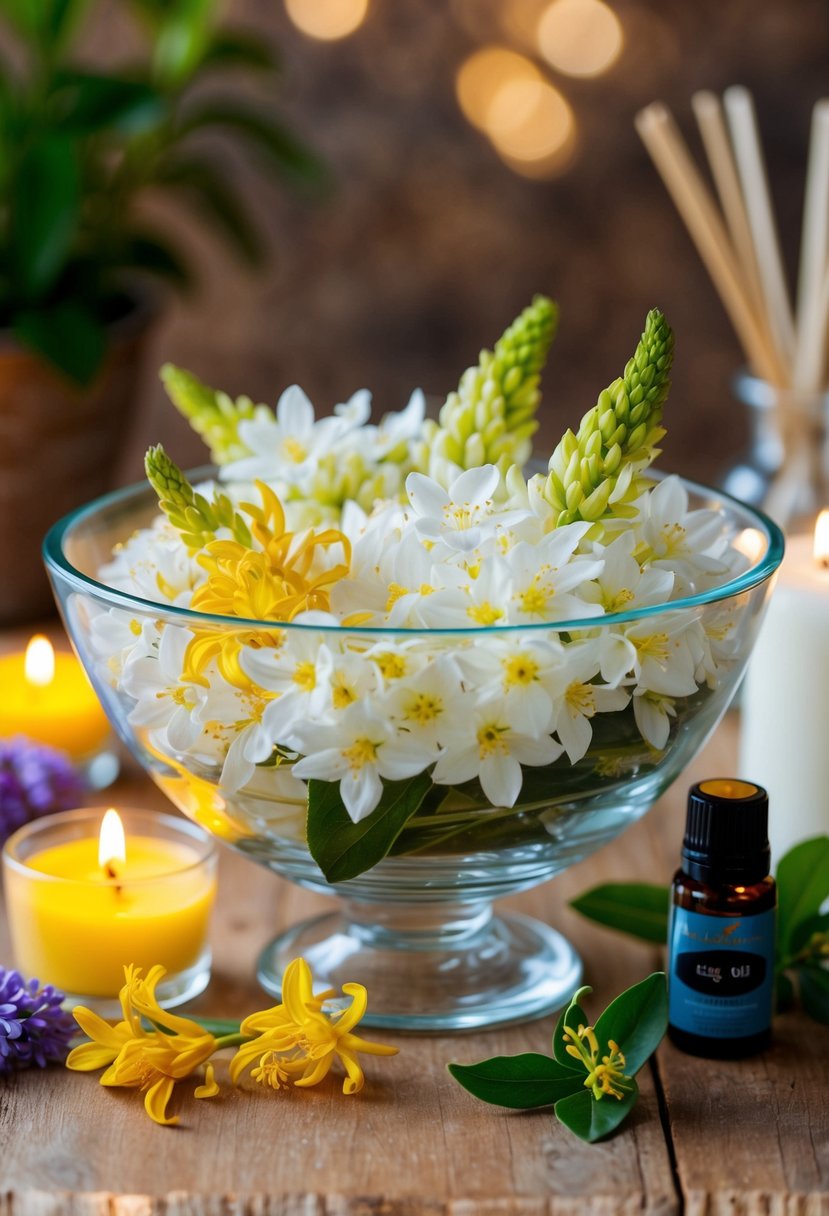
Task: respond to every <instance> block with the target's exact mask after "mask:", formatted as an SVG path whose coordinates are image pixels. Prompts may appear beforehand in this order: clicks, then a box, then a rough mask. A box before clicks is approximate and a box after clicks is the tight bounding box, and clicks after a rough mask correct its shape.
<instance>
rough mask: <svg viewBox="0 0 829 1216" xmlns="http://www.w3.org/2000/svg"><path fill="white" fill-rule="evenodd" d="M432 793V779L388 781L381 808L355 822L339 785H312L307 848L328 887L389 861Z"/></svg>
mask: <svg viewBox="0 0 829 1216" xmlns="http://www.w3.org/2000/svg"><path fill="white" fill-rule="evenodd" d="M431 788H432V779H431V777H430V776H429V775H428V773H418V775H417V776H416V777H410V778H408V779H407V780H405V781H384V782H383V796H382V797H381V799H380V801H379V802H378V804H377V806H376V807H375V808H374V810H373V811H372V812H371V814H370V815H367V816H366V818H365V819H361V820H360V822H359V823H354V822H352V820H351V818H350V816H349V814H348V811H347V810H346V809H345V806H344V805H343V801H342V798H341V797H340V787H339V785H338V783H337V782H336V781H316V780H312V781H309V783H308V848H309V850H310V853H311V856H312V857H313V859H314V861H315V862H316V863H317V865H318V866H319V868H320V869H321V870H322V872H323V874H324V875H325V877H326V879H327V880H328V882H345V881H346V879H348V878H356V876H357V875H358V874H362V873H363V872H364V871H365V870H370V869H371V867H372V866H374V865H376V864H377V862H378V861H382V859H383V858H384V857H385V856H386V855H387V853H388V852H389V850H390V849H391V847H392V845H393V844H394V842H395V840H396V839H397V837H398V836H399V835H400V833H401V832H402V831H403V828H404V827H405V826H406V824H407V822H408V821H409V819H411V817H412V815H414V813H415V811H416V810H417V809H418V808H419V807H420V805H421V803H422V802H423V799H424V798H425V797H426V795H427V794H428V793H429V791H430V789H431Z"/></svg>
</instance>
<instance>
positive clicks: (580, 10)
mask: <svg viewBox="0 0 829 1216" xmlns="http://www.w3.org/2000/svg"><path fill="white" fill-rule="evenodd" d="M537 39H538V49H539V51H540V52H541V54H542V55H543V56H544V58H545V59H546V60H547V61H548V63H550V64H552V66H553V67H554V68H556V69H557V70H558V71H559V72H564V73H565V74H566V75H567V76H598V75H600V74H601V73H602V72H606V71H607V69H608V68H609V67H611V66H612V65H613V64H614V63H615V62H616V60H617V59H618V57H619V55H620V53H621V50H622V47H623V45H624V34H623V32H622V26H621V23H620V21H619V18H618V17H617V16H616V14H615V13H614V12H613V10H612V9H611V8H609V7H608V6H607V5H606V4H604V3H603V0H553V3H552V4H550V5H549V7H548V8H547V9H545V11H544V13H543V14H542V16H541V20H540V21H539V23H538V31H537Z"/></svg>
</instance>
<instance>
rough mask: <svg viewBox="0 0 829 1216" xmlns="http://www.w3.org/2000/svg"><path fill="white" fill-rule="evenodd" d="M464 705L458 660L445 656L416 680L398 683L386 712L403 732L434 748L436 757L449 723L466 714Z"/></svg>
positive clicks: (414, 677)
mask: <svg viewBox="0 0 829 1216" xmlns="http://www.w3.org/2000/svg"><path fill="white" fill-rule="evenodd" d="M463 702H464V691H463V686H462V684H461V677H460V671H459V669H458V666H457V664H456V663H455V661H454V659H452V658H450V657H449V656H447V655H441V656H439V657H438V658H437V659H435V661H434V662H432V663H429V664H428V665H427V666H426V667H424V668H423V669H422V670H421V671H419V672H417V674H416V675H414V676H413V677H410V678H408V677H404V678H402V679H400V680H396V681H395V682H394V684H393V685H391V686H390V689H389V693H388V695H387V697H386V698H385V699H384V701H383V709H384V711H387V712H388V713H389V715H390V716H391V717H392V718H393V719H394V721H395V722H396V723H397V725H398V727H399V728H400V729H401V731H409V732H411V733H412V734H413V735H417V736H418V738H419V739H420V740H421V741H422V742H423V743H424V744H426V745H433V746H434V748H435V753H434V754H435V756H436V755H437V744H438V741H439V739H440V737H441V732H442V730H443V728H444V727H445V726H446V723H447V722H451V720H452V718H453V717H454V716H455V715H456V714H463V713H465V712H466V709H465V706H464V703H463ZM402 737H403V736H402V734H401V738H402ZM433 758H434V757H433Z"/></svg>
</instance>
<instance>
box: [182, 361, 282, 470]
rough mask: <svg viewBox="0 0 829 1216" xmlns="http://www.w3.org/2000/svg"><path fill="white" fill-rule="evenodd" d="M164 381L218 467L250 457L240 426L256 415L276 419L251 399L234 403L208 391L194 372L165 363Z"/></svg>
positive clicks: (221, 394) (223, 395)
mask: <svg viewBox="0 0 829 1216" xmlns="http://www.w3.org/2000/svg"><path fill="white" fill-rule="evenodd" d="M161 379H162V381H163V383H164V387H165V388H166V390H167V395H168V396H169V398H170V400H171V401H172V403H173V405H174V406H175V407H176V409H177V410H178V411H179V413H180V414H183V415H184V417H185V418H186V419H187V421H188V422H189V423H190V425H191V426H192V428H193V430H194V431H195V432H196V434H197V435H201V437H202V439H203V440H204V441H205V443H206V444H207V446H208V447H209V448H210V457H211V459H212V460H214V461H215V462H216V464H228V463H229V462H230V461H231V460H241V459H242V458H243V457H244V456H250V454H251V453H250V450H249V449H248V448H247V447H246V446H245V444H244V443H243V442H242V440H241V439H240V438H239V423H240V422H243V421H245V420H246V419H250V418H254V417H256V416H257V415H260V416H261V415H262V414H265V415H267V416H268V417H270V418H272V417H273V411H272V410H270V409H269V408H268V407H267V406H265V405H259V406H255V405H254V404H253V402H252V401H251V400H250V398H249V397H239V398H238V399H237V400H236V401H233V400H231V398H230V397H228V395H227V393H221V392H217V391H216V390H215V389H212V388H208V386H207V385H206V384H203V383H202V382H201V380H199V379H198V378H197V377H196V376H194V375H193V374H192V372H188V371H185V370H184V368H181V367H174V366H173V364H172V363H165V365H164V367H162V369H161Z"/></svg>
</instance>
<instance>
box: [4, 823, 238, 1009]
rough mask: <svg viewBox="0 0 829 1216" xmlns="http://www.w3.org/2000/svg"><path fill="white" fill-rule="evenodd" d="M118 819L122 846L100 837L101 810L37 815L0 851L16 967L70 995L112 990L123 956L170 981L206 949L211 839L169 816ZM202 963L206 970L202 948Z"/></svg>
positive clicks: (108, 994) (212, 887)
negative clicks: (157, 969)
mask: <svg viewBox="0 0 829 1216" xmlns="http://www.w3.org/2000/svg"><path fill="white" fill-rule="evenodd" d="M112 814H114V812H112ZM107 815H110V812H107ZM124 818H125V820H126V847H125V849H123V850H122V851H121V852H120V853H119V852H118V848H117V845H116V846H115V851H114V852H113V849H112V846H109V847H107V846H106V844H105V841H104V840H103V838H101V837H99V827H100V825H101V809H100V808H89V809H84V810H80V811H70V812H68V813H65V814H63V815H52V816H49V817H48V818H47V819H41V820H36V821H35V822H34V823H31V824H28V825H27V826H26V827H24V828H22V829H21V830H20V831H19V832H17V833H15V835H14V836H13V837H12V838H11V839H10V840H9V841H8V842H7V845H6V849H5V850H4V862H5V869H6V901H7V906H8V916H9V926H10V929H11V937H12V947H13V949H14V954H15V958H16V961H17V965H18V967H19V968H20V969H21V970H22V971H23V972H24V973H26V974H28V975H30V976H36V977H37V978H38V979H39V980H40V981H41V982H42V983H49V984H54V985H55V986H56V987H58V988H60V989H62V990H63V991H64V992H66V993H70V994H72V995H76V996H84V997H97V998H112V997H115V996H117V994H118V991H119V989H120V987H121V985H122V984H123V980H124V965H125V964H127V963H134V964H135V965H137V966H140V967H143V968H144V969H145V972H146V970H147V969H148V968H149V967H151V966H153V964H155V963H161V964H162V965H163V966H164V967H165V968H166V969H167V972H168V976H170V977H171V979H174V977H176V976H179V975H181V974H182V973H185V972H188V971H189V970H190V969H191V968H195V967H197V966H198V964H199V963H200V960H201V961H202V962H203V961H204V959H205V956H206V942H207V929H208V920H209V916H210V910H211V907H212V904H213V899H214V895H215V891H216V878H215V868H216V857H215V850H214V848H213V845H212V843H211V842H210V840H209V839H208V838H207V837H206V836H205V835H204V833H202V832H201V831H200V830H199V829H198V828H196V827H194V825H192V824H190V823H187V822H185V821H184V820H181V821H179V820H176V819H173V818H172V817H171V816H167V815H155V814H153V813H152V812H149V811H127V812H124ZM206 967H207V969H208V970H207V973H208V974H209V956H208V957H207V961H206ZM205 983H206V976H205ZM201 986H202V987H203V986H204V985H203V984H202V985H201Z"/></svg>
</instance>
